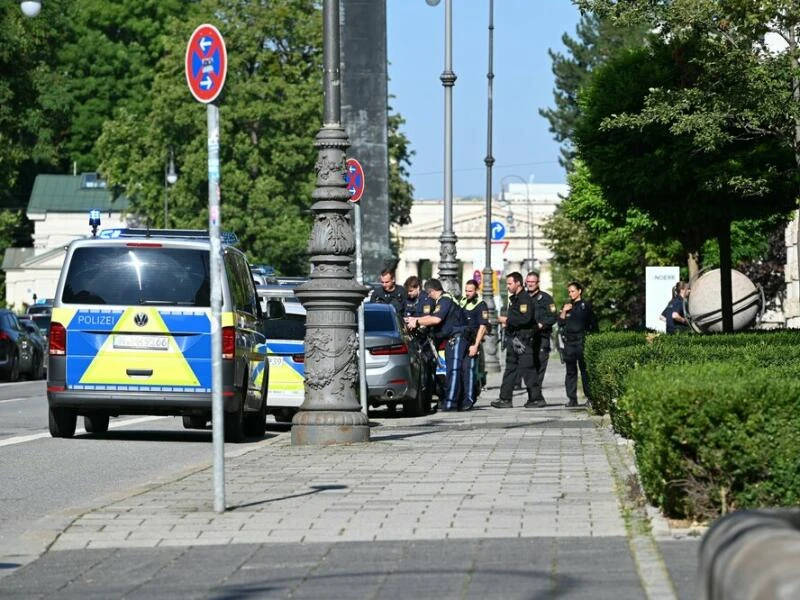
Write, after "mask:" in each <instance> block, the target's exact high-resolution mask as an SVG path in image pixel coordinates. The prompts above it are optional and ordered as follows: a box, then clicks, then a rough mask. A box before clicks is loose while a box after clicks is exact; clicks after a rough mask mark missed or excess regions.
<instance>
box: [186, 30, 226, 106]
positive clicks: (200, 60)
mask: <svg viewBox="0 0 800 600" xmlns="http://www.w3.org/2000/svg"><path fill="white" fill-rule="evenodd" d="M227 71H228V52H227V50H226V49H225V40H223V39H222V34H221V33H220V32H219V30H218V29H217V28H216V27H214V26H213V25H209V24H208V23H204V24H203V25H200V26H199V27H198V28H197V29H195V30H194V33H192V35H191V37H190V38H189V44H188V45H187V46H186V83H188V84H189V90H190V91H191V92H192V96H194V97H195V98H196V99H197V100H198V101H199V102H203V103H205V104H208V103H209V102H213V101H214V100H216V98H217V96H219V93H220V92H221V91H222V86H223V85H225V75H226V74H227Z"/></svg>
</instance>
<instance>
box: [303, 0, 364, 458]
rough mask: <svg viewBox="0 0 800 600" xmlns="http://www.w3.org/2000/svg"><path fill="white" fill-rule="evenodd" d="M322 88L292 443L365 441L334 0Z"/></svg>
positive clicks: (327, 6) (359, 296)
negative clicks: (301, 377) (300, 397)
mask: <svg viewBox="0 0 800 600" xmlns="http://www.w3.org/2000/svg"><path fill="white" fill-rule="evenodd" d="M323 20H324V30H323V31H324V63H325V75H324V94H325V110H324V118H323V123H322V128H321V129H320V131H319V133H318V134H317V137H316V141H315V142H314V146H315V147H316V148H317V163H316V165H315V169H316V172H317V183H316V188H315V189H314V192H313V194H312V198H313V199H314V201H315V202H314V205H313V206H312V207H311V210H312V212H313V214H314V225H313V228H312V230H311V239H310V242H309V253H310V254H311V267H312V268H311V280H310V281H309V282H308V283H305V284H303V285H302V286H299V287H298V288H297V290H296V294H297V296H298V298H299V299H300V302H301V303H302V304H303V306H304V307H305V308H306V311H307V316H306V337H305V350H306V351H305V368H306V373H305V401H304V402H303V405H302V406H301V407H300V411H299V412H298V413H297V414H296V415H295V416H294V419H292V444H293V445H310V444H316V445H320V444H347V443H353V442H366V441H369V423H368V420H367V415H365V414H364V413H363V412H361V404H360V403H359V398H358V394H357V387H356V383H357V379H358V362H357V360H356V351H357V349H358V332H357V329H358V327H357V323H356V310H357V308H358V306H359V304H361V301H362V300H363V299H364V297H365V296H366V295H367V291H368V290H367V288H366V287H364V286H363V285H360V284H359V283H357V282H356V280H355V279H354V277H353V273H352V272H351V271H350V264H351V262H352V261H353V253H354V252H355V234H354V232H353V223H352V208H351V206H350V203H349V202H348V200H349V198H350V194H349V193H348V191H347V189H346V187H345V150H346V149H347V147H348V146H349V141H348V139H347V133H346V132H345V130H344V128H343V127H342V124H341V86H340V84H341V80H340V76H339V0H324V3H323Z"/></svg>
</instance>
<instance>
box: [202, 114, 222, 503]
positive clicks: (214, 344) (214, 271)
mask: <svg viewBox="0 0 800 600" xmlns="http://www.w3.org/2000/svg"><path fill="white" fill-rule="evenodd" d="M206 115H207V120H208V234H209V237H210V238H211V413H212V414H211V430H212V431H211V435H212V440H213V445H214V511H215V512H218V513H222V512H225V428H224V420H223V419H224V418H225V413H224V412H223V410H222V354H221V350H220V349H221V348H222V328H221V325H220V315H221V313H222V287H221V286H220V279H221V277H222V243H221V241H220V237H219V224H220V209H219V109H218V108H217V107H216V106H214V105H213V104H208V105H207V109H206Z"/></svg>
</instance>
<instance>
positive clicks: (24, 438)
mask: <svg viewBox="0 0 800 600" xmlns="http://www.w3.org/2000/svg"><path fill="white" fill-rule="evenodd" d="M168 418H170V417H137V418H135V419H125V420H124V421H116V422H111V423H109V425H108V428H109V429H117V428H118V427H127V426H128V425H138V424H139V423H147V422H149V421H158V420H159V419H168ZM80 433H86V430H85V429H84V428H83V427H78V428H76V429H75V435H78V434H80ZM48 437H50V432H49V431H47V432H43V433H32V434H31V435H18V436H15V437H10V438H6V439H4V440H0V448H2V447H3V446H13V445H14V444H23V443H25V442H32V441H34V440H40V439H42V438H48Z"/></svg>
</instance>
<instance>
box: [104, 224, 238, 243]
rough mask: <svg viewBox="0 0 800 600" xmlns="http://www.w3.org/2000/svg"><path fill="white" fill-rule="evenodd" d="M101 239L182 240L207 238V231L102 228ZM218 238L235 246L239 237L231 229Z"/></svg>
mask: <svg viewBox="0 0 800 600" xmlns="http://www.w3.org/2000/svg"><path fill="white" fill-rule="evenodd" d="M97 237H98V238H100V239H103V240H113V239H117V238H171V239H184V240H208V239H210V237H209V235H208V231H206V230H205V229H137V228H120V229H103V231H101V232H100V233H99V234H98V236H97ZM220 240H221V241H222V243H223V244H225V245H226V246H235V245H236V244H238V243H239V238H238V237H237V236H236V234H235V233H234V232H232V231H224V232H221V233H220Z"/></svg>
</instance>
